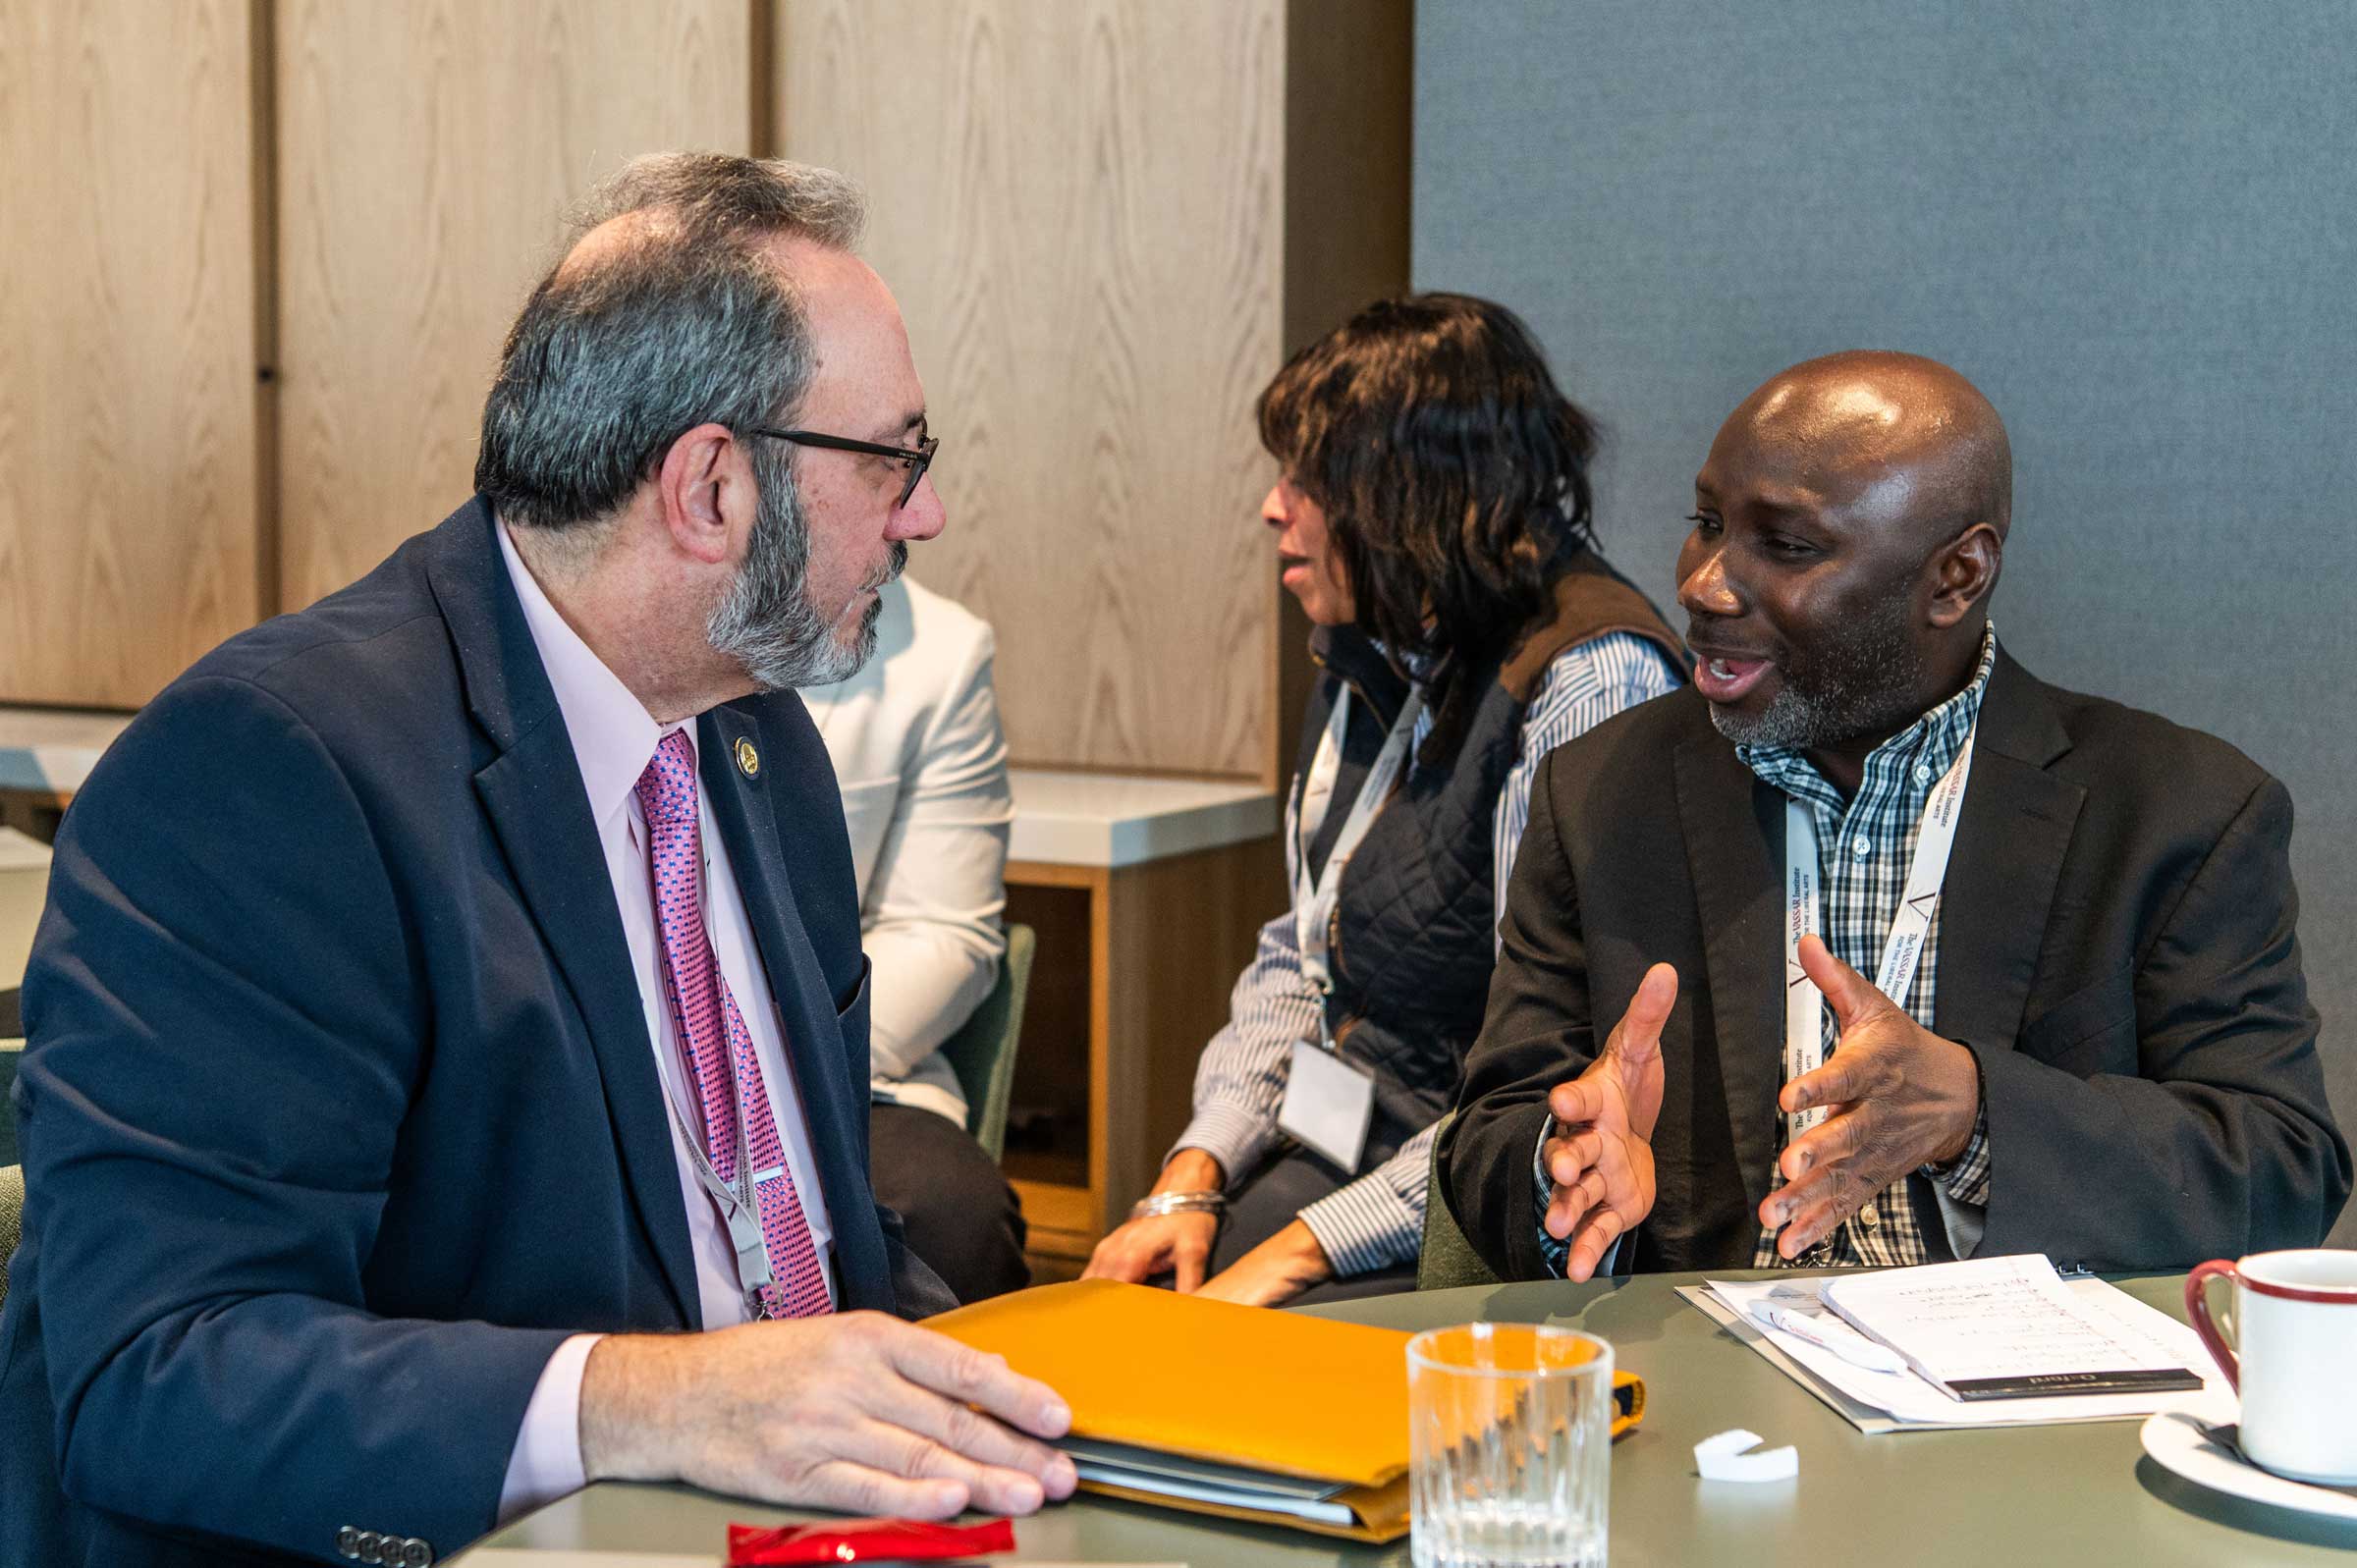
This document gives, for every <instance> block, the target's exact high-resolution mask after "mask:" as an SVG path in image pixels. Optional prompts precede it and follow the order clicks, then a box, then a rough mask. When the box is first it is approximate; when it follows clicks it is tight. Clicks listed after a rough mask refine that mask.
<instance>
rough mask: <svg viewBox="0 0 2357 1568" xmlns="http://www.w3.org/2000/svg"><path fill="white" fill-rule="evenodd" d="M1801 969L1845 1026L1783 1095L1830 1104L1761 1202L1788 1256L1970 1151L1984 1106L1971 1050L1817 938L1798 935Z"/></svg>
mask: <svg viewBox="0 0 2357 1568" xmlns="http://www.w3.org/2000/svg"><path fill="white" fill-rule="evenodd" d="M1800 967H1801V968H1802V969H1803V970H1805V971H1806V972H1807V974H1808V977H1809V978H1810V979H1811V980H1814V981H1815V982H1817V989H1818V990H1819V991H1821V992H1823V993H1825V1000H1826V1002H1827V1004H1828V1005H1830V1006H1831V1007H1832V1008H1833V1009H1834V1021H1835V1023H1836V1025H1838V1027H1839V1031H1840V1033H1839V1049H1838V1050H1836V1052H1835V1053H1834V1054H1833V1056H1832V1057H1831V1058H1830V1059H1829V1060H1827V1061H1826V1063H1825V1064H1824V1065H1823V1066H1821V1067H1819V1068H1817V1069H1816V1070H1815V1071H1814V1072H1804V1073H1802V1074H1801V1075H1800V1076H1799V1077H1797V1078H1795V1079H1793V1080H1792V1081H1791V1082H1790V1083H1788V1084H1786V1085H1784V1089H1783V1093H1782V1094H1781V1095H1779V1096H1778V1097H1777V1104H1778V1105H1779V1106H1780V1107H1781V1108H1782V1109H1783V1110H1784V1112H1785V1113H1786V1114H1787V1115H1788V1114H1790V1113H1791V1112H1793V1111H1796V1110H1805V1109H1807V1108H1809V1107H1811V1106H1830V1107H1832V1108H1833V1114H1831V1115H1829V1116H1827V1117H1826V1118H1825V1120H1823V1121H1821V1122H1819V1123H1818V1124H1817V1125H1816V1126H1814V1127H1812V1128H1810V1129H1809V1130H1808V1131H1807V1132H1804V1133H1802V1134H1801V1135H1800V1136H1799V1137H1797V1138H1795V1139H1793V1140H1792V1142H1791V1143H1790V1144H1788V1145H1786V1146H1785V1149H1784V1153H1783V1158H1782V1159H1781V1160H1779V1161H1778V1162H1777V1165H1778V1168H1780V1169H1781V1171H1782V1172H1783V1176H1784V1185H1783V1186H1781V1187H1779V1188H1778V1189H1777V1190H1776V1191H1775V1192H1773V1193H1770V1194H1769V1195H1768V1199H1767V1201H1766V1202H1765V1203H1763V1204H1761V1205H1760V1223H1761V1224H1762V1225H1765V1226H1767V1227H1768V1228H1769V1229H1771V1230H1774V1229H1777V1228H1778V1227H1779V1226H1781V1227H1782V1233H1781V1235H1779V1236H1778V1237H1777V1241H1776V1250H1777V1251H1778V1252H1779V1253H1781V1254H1782V1255H1783V1256H1784V1257H1786V1258H1797V1257H1799V1256H1800V1255H1801V1254H1802V1253H1804V1252H1806V1251H1808V1250H1809V1249H1810V1248H1811V1247H1813V1246H1815V1245H1816V1244H1817V1243H1818V1242H1819V1241H1821V1240H1823V1239H1824V1238H1825V1237H1826V1236H1828V1235H1831V1234H1832V1233H1833V1231H1834V1228H1835V1227H1836V1226H1837V1225H1839V1224H1840V1223H1841V1221H1842V1220H1844V1219H1846V1218H1848V1217H1850V1216H1851V1215H1853V1214H1855V1213H1856V1212H1857V1211H1858V1210H1860V1209H1862V1208H1864V1207H1865V1206H1866V1205H1867V1204H1869V1203H1872V1202H1873V1201H1874V1199H1875V1198H1876V1196H1877V1195H1879V1194H1880V1193H1881V1192H1882V1191H1883V1189H1884V1188H1886V1187H1888V1186H1890V1185H1891V1183H1892V1182H1894V1181H1897V1180H1899V1179H1900V1178H1901V1177H1903V1176H1905V1175H1906V1174H1907V1172H1909V1171H1911V1170H1913V1169H1915V1168H1916V1167H1917V1166H1918V1165H1926V1164H1945V1163H1946V1162H1949V1161H1952V1160H1954V1159H1956V1158H1957V1157H1958V1156H1959V1155H1961V1154H1963V1152H1964V1149H1965V1146H1966V1145H1968V1144H1969V1143H1970V1142H1971V1141H1972V1128H1973V1123H1974V1122H1975V1121H1977V1120H1978V1119H1979V1117H1980V1104H1981V1089H1980V1068H1979V1067H1978V1066H1977V1065H1976V1064H1975V1063H1974V1061H1973V1058H1972V1053H1971V1052H1969V1051H1967V1050H1965V1049H1964V1048H1963V1047H1962V1046H1959V1045H1957V1044H1956V1043H1955V1042H1953V1041H1950V1040H1943V1039H1941V1038H1940V1037H1939V1036H1938V1035H1935V1034H1933V1033H1932V1032H1931V1031H1930V1030H1928V1029H1926V1028H1924V1027H1923V1025H1921V1024H1919V1023H1917V1022H1916V1021H1915V1020H1914V1019H1913V1018H1912V1017H1910V1016H1909V1015H1908V1013H1907V1012H1906V1010H1905V1009H1904V1008H1902V1007H1900V1006H1899V1005H1898V1004H1897V1003H1895V1002H1893V1001H1892V1000H1891V999H1890V998H1889V997H1886V996H1884V995H1883V994H1882V992H1880V991H1878V990H1877V989H1875V985H1874V982H1873V981H1871V980H1869V979H1867V978H1866V977H1865V976H1864V975H1862V974H1859V973H1858V972H1857V971H1856V970H1855V969H1852V968H1851V967H1850V966H1849V965H1847V964H1845V963H1843V962H1842V961H1841V960H1840V959H1838V958H1836V957H1835V956H1834V955H1833V953H1832V952H1830V951H1829V950H1827V948H1826V946H1825V944H1824V943H1823V942H1821V941H1820V940H1818V939H1817V938H1816V937H1803V938H1801V939H1800Z"/></svg>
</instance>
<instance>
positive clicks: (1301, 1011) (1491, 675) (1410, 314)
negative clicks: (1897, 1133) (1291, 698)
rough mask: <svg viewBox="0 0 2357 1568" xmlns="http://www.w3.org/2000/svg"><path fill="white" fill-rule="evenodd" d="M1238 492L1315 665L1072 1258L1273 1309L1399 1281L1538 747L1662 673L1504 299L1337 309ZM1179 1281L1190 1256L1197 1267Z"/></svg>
mask: <svg viewBox="0 0 2357 1568" xmlns="http://www.w3.org/2000/svg"><path fill="white" fill-rule="evenodd" d="M1260 432H1261V441H1262V443H1263V445H1265V446H1266V447H1267V448H1268V450H1269V452H1270V454H1271V455H1272V456H1274V457H1275V458H1276V459H1277V461H1278V464H1279V467H1280V477H1279V479H1278V481H1277V484H1276V486H1275V487H1274V488H1273V489H1271V490H1270V492H1269V494H1268V498H1267V500H1265V501H1264V502H1263V503H1262V504H1261V517H1262V520H1263V521H1265V522H1266V523H1267V524H1268V525H1269V527H1270V528H1271V529H1273V530H1275V544H1276V548H1277V555H1278V566H1279V571H1280V573H1281V576H1282V580H1283V581H1284V584H1285V586H1286V587H1287V588H1288V589H1289V590H1291V592H1292V594H1293V595H1294V597H1295V598H1297V599H1299V600H1300V602H1301V606H1302V608H1303V610H1305V611H1306V612H1307V613H1308V615H1309V619H1310V620H1311V621H1312V622H1315V623H1316V631H1315V633H1314V634H1313V636H1312V638H1311V642H1310V654H1311V657H1312V659H1313V660H1315V661H1316V663H1317V665H1318V667H1319V669H1320V671H1321V674H1320V676H1319V679H1318V682H1317V686H1316V689H1315V690H1314V691H1313V693H1312V694H1311V698H1310V703H1309V709H1308V712H1307V714H1306V716H1305V718H1304V722H1303V727H1302V735H1301V744H1300V752H1299V764H1298V767H1297V769H1296V771H1295V776H1294V780H1293V786H1292V793H1291V796H1290V798H1289V800H1288V805H1287V812H1286V861H1287V869H1288V874H1289V875H1290V876H1291V878H1292V889H1293V897H1292V906H1291V907H1290V908H1289V909H1288V910H1287V911H1286V912H1285V913H1284V914H1283V915H1280V916H1279V917H1278V918H1277V919H1275V920H1272V921H1271V922H1269V924H1268V925H1267V926H1266V927H1265V928H1263V930H1262V932H1261V936H1260V948H1259V952H1258V954H1257V955H1256V956H1255V957H1254V959H1253V961H1252V963H1251V964H1250V965H1249V966H1248V967H1247V968H1246V969H1245V970H1244V973H1243V975H1242V976H1241V977H1240V978H1239V979H1238V980H1237V981H1236V985H1235V992H1234V996H1233V1002H1232V1011H1231V1015H1230V1019H1229V1022H1228V1024H1227V1026H1226V1027H1225V1028H1223V1029H1222V1030H1221V1031H1220V1032H1219V1033H1218V1034H1217V1035H1216V1036H1214V1037H1213V1038H1212V1041H1211V1043H1210V1044H1209V1045H1208V1046H1207V1047H1206V1048H1205V1049H1204V1053H1203V1059H1202V1063H1201V1065H1200V1066H1199V1067H1198V1068H1197V1070H1196V1074H1195V1113H1194V1118H1193V1120H1192V1121H1191V1122H1190V1123H1189V1124H1188V1126H1187V1129H1186V1131H1185V1133H1184V1134H1183V1135H1182V1136H1181V1137H1180V1139H1179V1141H1178V1146H1177V1148H1175V1149H1174V1150H1173V1151H1172V1154H1171V1156H1170V1158H1169V1160H1168V1161H1167V1162H1165V1164H1164V1166H1163V1172H1162V1177H1161V1179H1160V1180H1159V1181H1158V1182H1157V1183H1156V1184H1155V1188H1154V1192H1153V1193H1152V1194H1151V1195H1150V1196H1149V1197H1147V1198H1146V1199H1144V1200H1143V1201H1141V1202H1140V1203H1139V1204H1138V1205H1137V1207H1136V1208H1135V1210H1133V1211H1132V1214H1131V1217H1130V1218H1129V1219H1128V1221H1127V1222H1126V1223H1124V1224H1123V1225H1122V1226H1121V1227H1120V1228H1118V1229H1117V1230H1115V1231H1114V1232H1113V1233H1112V1234H1111V1235H1109V1236H1107V1237H1106V1238H1105V1240H1104V1241H1103V1242H1101V1243H1099V1245H1098V1247H1097V1249H1096V1253H1095V1256H1094V1257H1092V1258H1091V1259H1090V1261H1089V1266H1088V1272H1089V1273H1090V1274H1091V1275H1101V1276H1107V1277H1112V1278H1117V1279H1131V1280H1143V1279H1149V1278H1158V1277H1161V1276H1163V1275H1166V1274H1167V1275H1170V1276H1171V1277H1172V1278H1173V1280H1174V1282H1175V1283H1176V1284H1177V1285H1178V1288H1179V1289H1181V1290H1196V1289H1201V1290H1202V1291H1203V1292H1204V1293H1205V1294H1208V1295H1215V1296H1220V1297H1224V1298H1227V1299H1230V1300H1237V1301H1248V1302H1256V1303H1261V1304H1267V1305H1274V1304H1275V1303H1278V1302H1281V1301H1288V1300H1292V1299H1295V1298H1297V1297H1299V1296H1301V1295H1302V1294H1303V1293H1304V1292H1315V1293H1316V1294H1317V1295H1319V1296H1322V1297H1326V1298H1329V1299H1331V1298H1333V1297H1337V1296H1343V1295H1359V1294H1372V1293H1375V1292H1377V1291H1382V1290H1396V1289H1400V1288H1403V1287H1404V1286H1405V1285H1406V1284H1408V1283H1411V1282H1412V1281H1413V1279H1414V1276H1415V1263H1416V1253H1417V1248H1418V1244H1419V1241H1420V1239H1421V1235H1422V1229H1423V1216H1424V1203H1425V1192H1424V1189H1425V1172H1426V1163H1427V1160H1428V1156H1429V1152H1430V1148H1431V1142H1432V1136H1431V1129H1432V1126H1433V1124H1434V1123H1435V1122H1436V1121H1438V1120H1439V1119H1440V1117H1441V1115H1442V1113H1443V1112H1444V1111H1446V1110H1447V1109H1448V1108H1449V1107H1450V1105H1451V1104H1452V1103H1453V1101H1454V1098H1455V1094H1456V1086H1457V1079H1458V1075H1459V1072H1460V1070H1461V1066H1462V1063H1463V1061H1464V1056H1465V1053H1466V1051H1467V1050H1468V1049H1469V1048H1470V1047H1471V1045H1472V1043H1473V1040H1474V1037H1475V1036H1476V1035H1477V1034H1478V1033H1479V1032H1480V1028H1481V1015H1482V1003H1483V1000H1484V998H1485V996H1486V994H1487V991H1488V987H1489V978H1490V969H1491V966H1492V964H1493V962H1494V961H1495V958H1496V955H1497V954H1496V941H1497V939H1496V931H1497V923H1498V918H1499V913H1500V905H1501V902H1502V900H1503V899H1504V896H1505V892H1506V881H1507V870H1508V869H1509V868H1510V867H1511V866H1512V864H1513V855H1514V848H1515V845H1516V844H1517V843H1518V842H1519V841H1520V839H1521V836H1522V826H1523V823H1524V821H1525V819H1526V817H1527V815H1528V810H1529V802H1530V784H1531V779H1532V776H1533V774H1534V773H1535V771H1536V769H1537V767H1538V764H1539V761H1540V759H1541V758H1543V757H1544V756H1545V755H1546V754H1547V752H1548V751H1549V750H1551V749H1553V748H1554V747H1555V746H1558V745H1560V744H1562V742H1563V741H1565V740H1568V739H1569V738H1571V736H1573V735H1575V734H1578V733H1580V732H1581V731H1582V730H1586V729H1588V728H1589V727H1590V726H1592V725H1595V724H1598V723H1600V722H1602V721H1603V720H1605V719H1607V718H1610V717H1611V716H1612V715H1613V714H1615V713H1617V712H1619V711H1620V710H1621V709H1623V708H1626V707H1629V706H1631V705H1632V704H1635V703H1639V702H1643V701H1645V700H1647V699H1648V698H1651V697H1656V696H1659V695H1661V694H1663V693H1664V692H1667V691H1669V690H1670V689H1671V688H1672V687H1673V686H1674V685H1676V684H1677V682H1678V681H1679V679H1680V678H1681V677H1682V675H1683V671H1684V665H1683V657H1684V656H1683V652H1682V650H1681V648H1680V646H1679V644H1678V641H1677V638H1676V637H1675V636H1674V635H1673V634H1672V632H1671V630H1670V629H1669V627H1668V626H1666V625H1665V624H1664V623H1663V622H1662V619H1661V617H1660V616H1659V614H1657V613H1656V612H1655V610H1654V609H1653V607H1652V606H1651V605H1650V604H1648V603H1647V602H1646V600H1645V598H1644V596H1643V595H1642V594H1640V593H1638V592H1637V590H1636V589H1634V588H1633V587H1631V586H1630V585H1629V584H1628V583H1627V582H1625V581H1624V580H1623V579H1621V578H1620V577H1619V576H1618V575H1617V574H1616V573H1615V572H1614V571H1613V570H1612V568H1609V567H1608V566H1606V565H1605V563H1604V561H1603V558H1602V557H1601V556H1599V555H1598V554H1597V552H1596V548H1595V538H1594V533H1593V528H1592V511H1593V494H1592V491H1591V489H1590V486H1589V480H1588V464H1589V461H1590V460H1591V459H1592V457H1593V455H1594V453H1595V448H1596V431H1595V427H1594V425H1593V424H1592V423H1591V422H1590V420H1589V419H1588V417H1587V415H1586V414H1584V413H1582V412H1581V411H1580V409H1579V408H1578V406H1576V405H1574V404H1573V403H1572V402H1571V401H1570V400H1569V399H1567V398H1565V397H1564V396H1563V395H1562V392H1561V391H1559V390H1558V389H1557V387H1556V384H1555V379H1554V377H1553V375H1552V374H1550V372H1549V371H1548V368H1547V361H1546V357H1545V355H1544V354H1543V353H1542V352H1541V351H1540V349H1539V346H1538V344H1537V342H1536V341H1535V340H1533V338H1532V337H1531V335H1530V331H1529V329H1528V328H1526V327H1525V326H1524V325H1523V324H1522V323H1521V321H1520V320H1518V319H1517V318H1516V317H1515V316H1514V315H1513V313H1512V312H1511V311H1508V310H1507V309H1506V308H1504V307H1503V306H1501V305H1497V304H1493V303H1491V302H1490V301H1488V300H1485V299H1476V298H1471V297H1466V296H1463V295H1448V294H1427V295H1417V296H1413V297H1408V298H1404V299H1397V300H1388V301H1385V302H1383V303H1380V304H1376V305H1373V306H1370V307H1369V308H1368V309H1366V310H1363V311H1361V312H1360V313H1359V314H1358V315H1357V316H1355V317H1353V318H1352V319H1351V320H1349V321H1348V322H1345V323H1344V324H1343V326H1341V327H1340V328H1338V329H1336V330H1335V331H1334V332H1332V333H1330V334H1329V335H1328V336H1327V337H1325V338H1324V339H1322V340H1320V341H1319V342H1317V343H1315V344H1313V345H1311V346H1310V347H1309V348H1307V349H1305V350H1303V351H1301V352H1300V353H1298V354H1296V355H1295V356H1294V357H1293V359H1292V360H1291V362H1289V363H1288V364H1287V365H1286V367H1285V368H1284V369H1283V370H1282V371H1280V372H1279V373H1278V375H1277V378H1276V380H1275V381H1273V382H1271V383H1270V385H1269V387H1268V389H1267V391H1265V392H1263V393H1262V394H1261V399H1260ZM1207 1275H1208V1276H1209V1277H1208V1278H1207V1277H1206V1276H1207Z"/></svg>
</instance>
